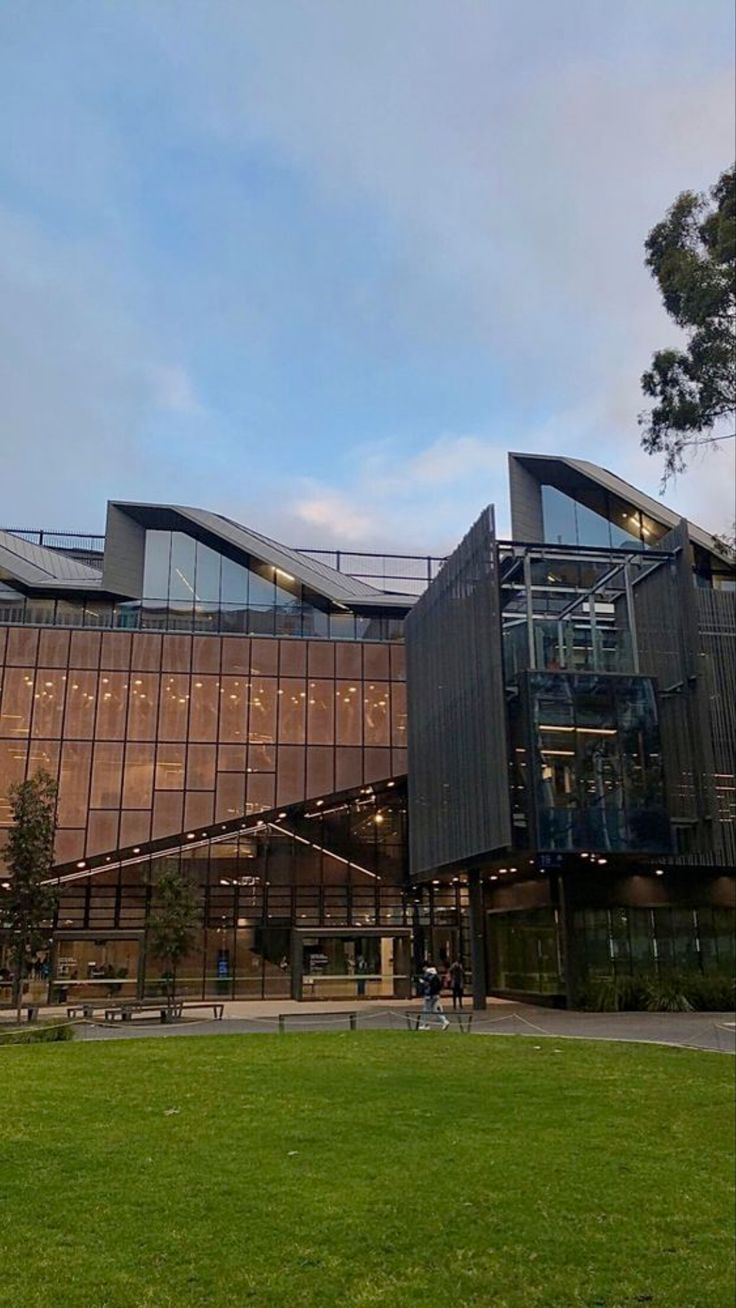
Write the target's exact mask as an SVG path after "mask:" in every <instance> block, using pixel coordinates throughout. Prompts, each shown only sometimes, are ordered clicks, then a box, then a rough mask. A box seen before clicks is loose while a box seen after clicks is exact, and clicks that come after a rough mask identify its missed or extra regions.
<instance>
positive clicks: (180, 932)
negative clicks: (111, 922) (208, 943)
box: [148, 864, 199, 1004]
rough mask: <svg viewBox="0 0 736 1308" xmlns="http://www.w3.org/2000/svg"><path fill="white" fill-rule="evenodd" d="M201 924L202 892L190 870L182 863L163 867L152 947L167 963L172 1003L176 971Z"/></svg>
mask: <svg viewBox="0 0 736 1308" xmlns="http://www.w3.org/2000/svg"><path fill="white" fill-rule="evenodd" d="M198 925H199V896H198V893H197V889H196V887H195V885H194V884H193V882H192V880H191V878H190V876H189V873H188V872H187V870H186V869H185V868H183V867H181V866H179V865H178V864H173V865H172V864H170V865H169V866H164V867H162V868H161V869H160V870H159V871H158V872H157V874H156V876H155V878H154V882H153V898H152V903H151V908H150V911H149V914H148V948H149V950H150V952H151V953H152V954H153V955H154V957H155V958H159V959H161V960H162V962H164V963H166V965H167V968H168V971H169V977H170V980H169V981H168V983H167V988H168V997H169V1003H170V1004H174V1003H175V1002H176V974H177V970H178V967H179V964H180V962H181V960H182V959H183V958H185V957H186V955H187V954H188V953H189V951H190V949H191V948H192V945H193V943H194V936H195V932H196V930H197V927H198Z"/></svg>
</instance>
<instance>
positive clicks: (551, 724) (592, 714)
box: [511, 673, 671, 852]
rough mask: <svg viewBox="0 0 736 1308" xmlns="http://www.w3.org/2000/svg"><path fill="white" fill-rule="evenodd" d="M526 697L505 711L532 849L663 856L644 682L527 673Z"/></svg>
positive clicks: (652, 727)
mask: <svg viewBox="0 0 736 1308" xmlns="http://www.w3.org/2000/svg"><path fill="white" fill-rule="evenodd" d="M525 699H526V715H525V714H524V712H523V708H522V705H521V704H519V703H517V705H515V706H514V710H512V713H511V722H512V730H513V733H514V739H513V742H512V751H513V765H514V766H513V773H514V775H515V779H516V780H515V792H516V793H515V807H516V810H517V813H518V810H519V808H520V807H521V806H522V805H523V804H524V802H525V803H526V807H527V813H526V816H527V818H528V819H529V820H530V821H533V824H534V825H535V826H536V845H537V848H539V849H547V850H581V851H582V850H591V851H592V850H596V851H600V852H605V851H609V850H610V851H621V850H632V851H634V850H650V851H652V852H666V851H668V850H669V849H670V848H671V837H670V830H669V822H668V819H667V813H666V806H665V796H664V780H663V771H662V756H661V744H660V737H659V724H658V714H657V703H656V698H655V693H654V684H653V682H652V681H651V679H649V678H646V677H615V676H614V677H606V676H602V677H596V676H594V675H592V674H586V673H579V674H576V675H574V676H569V675H567V674H565V673H555V674H544V673H529V674H527V677H526V679H525ZM525 716H527V719H528V734H527V731H525V729H524V717H525ZM529 801H531V812H530V811H529Z"/></svg>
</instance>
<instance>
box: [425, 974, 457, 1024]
mask: <svg viewBox="0 0 736 1308" xmlns="http://www.w3.org/2000/svg"><path fill="white" fill-rule="evenodd" d="M441 990H442V979H441V977H440V974H439V972H438V971H437V968H436V967H431V966H428V967H425V969H424V1003H423V1005H422V1021H421V1022H420V1024H419V1030H420V1031H428V1030H429V1028H430V1026H431V1025H432V1023H431V1020H430V1019H431V1018H433V1017H438V1018H439V1019H440V1022H441V1024H442V1030H443V1031H446V1030H447V1028H448V1026H449V1025H450V1023H449V1022H448V1020H447V1018H446V1017H445V1015H444V1013H443V1011H442V1004H441V1002H440V992H441Z"/></svg>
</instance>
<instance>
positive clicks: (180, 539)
mask: <svg viewBox="0 0 736 1308" xmlns="http://www.w3.org/2000/svg"><path fill="white" fill-rule="evenodd" d="M194 560H195V542H194V540H193V539H192V537H191V536H185V535H184V534H183V532H180V531H175V532H173V533H172V536H171V580H170V586H169V598H170V599H171V601H172V603H176V604H177V605H178V604H188V605H191V604H193V603H194Z"/></svg>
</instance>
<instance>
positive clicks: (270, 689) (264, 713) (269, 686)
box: [248, 677, 276, 745]
mask: <svg viewBox="0 0 736 1308" xmlns="http://www.w3.org/2000/svg"><path fill="white" fill-rule="evenodd" d="M248 739H249V740H251V741H253V743H254V744H256V745H258V744H267V743H268V742H269V741H273V740H275V739H276V682H275V680H274V679H273V678H272V677H253V678H252V681H251V688H250V723H249V727H248Z"/></svg>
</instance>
